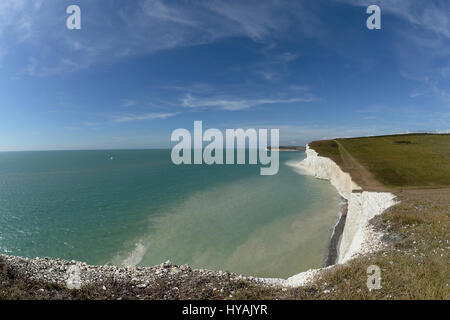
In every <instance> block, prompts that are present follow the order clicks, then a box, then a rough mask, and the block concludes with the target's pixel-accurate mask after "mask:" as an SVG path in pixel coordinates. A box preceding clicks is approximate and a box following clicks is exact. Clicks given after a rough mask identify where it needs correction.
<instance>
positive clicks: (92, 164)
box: [0, 149, 340, 278]
mask: <svg viewBox="0 0 450 320" xmlns="http://www.w3.org/2000/svg"><path fill="white" fill-rule="evenodd" d="M170 152H171V150H169V149H161V150H156V149H154V150H97V151H43V152H40V151H36V152H1V153H0V253H3V254H9V255H17V256H23V257H29V258H34V257H50V258H61V259H68V260H79V261H83V262H86V263H89V264H95V265H105V264H111V265H121V266H122V265H123V266H125V265H136V266H154V265H158V264H160V263H162V262H164V261H166V260H170V261H171V262H172V263H174V264H178V265H181V264H188V265H190V266H191V267H193V268H202V269H211V270H223V271H231V272H237V273H240V274H243V275H248V276H258V277H276V278H287V277H289V276H292V275H294V274H297V273H299V272H302V271H306V270H308V269H311V268H319V267H322V266H323V264H324V261H325V258H326V255H327V250H328V245H329V242H330V237H331V235H332V232H333V227H334V225H335V224H336V222H337V220H338V218H339V213H338V212H339V204H340V197H339V195H338V193H337V192H336V190H335V189H334V188H333V187H332V186H331V185H330V184H329V182H327V181H323V180H318V179H315V178H313V177H311V176H308V175H304V174H303V173H302V172H301V171H300V170H299V169H298V168H297V166H296V165H297V164H298V163H299V162H300V161H301V160H303V159H304V158H305V153H304V152H301V151H299V152H280V169H279V172H278V174H276V175H273V176H261V175H260V166H259V165H248V164H247V165H206V164H203V165H178V166H177V165H174V164H173V163H172V161H171V157H170Z"/></svg>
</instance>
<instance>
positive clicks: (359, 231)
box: [0, 146, 396, 288]
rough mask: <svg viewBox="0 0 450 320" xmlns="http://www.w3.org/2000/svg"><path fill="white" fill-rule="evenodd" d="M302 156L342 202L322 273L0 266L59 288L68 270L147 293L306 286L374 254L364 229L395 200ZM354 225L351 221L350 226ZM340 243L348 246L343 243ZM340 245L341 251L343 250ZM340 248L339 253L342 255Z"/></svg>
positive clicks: (372, 236) (50, 262)
mask: <svg viewBox="0 0 450 320" xmlns="http://www.w3.org/2000/svg"><path fill="white" fill-rule="evenodd" d="M306 154H307V158H306V159H304V160H303V161H302V162H301V163H300V164H299V165H298V167H299V168H300V169H302V170H305V171H306V172H305V173H306V174H309V175H312V176H314V177H316V178H319V179H325V180H329V181H330V183H331V184H332V185H333V186H334V187H335V188H336V190H337V191H338V193H339V194H340V195H341V197H343V198H344V199H346V201H347V203H344V204H343V205H342V206H341V207H340V210H339V211H340V217H339V220H338V222H337V223H336V224H335V226H334V230H333V233H332V236H331V239H330V242H329V247H328V252H327V253H326V254H327V257H326V259H325V267H323V268H317V269H310V270H307V271H303V272H300V273H298V274H295V275H293V276H291V277H289V278H287V279H281V278H260V277H252V276H243V275H239V274H237V273H233V272H225V271H220V270H205V269H191V268H190V267H189V266H188V265H183V266H175V265H172V264H171V263H170V261H167V262H165V263H163V264H161V265H159V266H154V267H119V266H111V265H105V266H93V265H88V264H86V263H83V262H79V261H74V260H72V261H67V260H61V259H50V258H44V259H40V258H36V259H30V258H21V257H16V256H8V255H3V254H0V260H3V261H5V262H6V265H7V268H12V269H13V270H14V271H15V272H18V273H19V274H20V275H21V276H22V277H24V278H26V279H28V280H31V281H44V282H47V283H58V284H63V285H66V282H67V279H68V272H69V269H70V266H78V267H80V269H81V283H82V286H84V285H89V284H95V283H103V282H104V281H105V280H108V279H113V280H114V281H119V282H121V283H126V284H128V285H130V286H132V288H134V287H135V286H137V287H138V288H141V287H142V288H147V287H151V286H152V283H156V282H157V281H158V279H159V278H161V277H166V278H167V277H169V280H170V279H172V277H176V278H178V277H180V276H181V277H182V279H184V280H182V282H189V281H195V280H198V279H205V278H207V279H208V281H219V280H220V279H226V281H227V282H228V283H229V282H230V281H231V282H235V281H242V280H246V281H250V282H252V283H254V284H257V285H261V286H281V287H300V286H304V285H307V284H309V283H311V282H313V281H314V280H315V279H316V277H318V276H320V274H321V273H322V272H323V271H325V270H327V269H330V268H334V267H335V266H337V265H339V264H342V263H345V262H347V261H348V260H351V259H352V258H354V257H355V256H356V255H358V254H364V253H368V252H373V251H375V250H378V249H380V241H381V240H380V239H381V236H382V235H380V234H377V233H376V232H374V230H372V229H371V227H370V226H369V225H368V220H370V219H371V218H373V217H374V216H375V215H378V214H381V213H382V212H384V210H385V209H387V208H389V207H390V206H392V205H393V204H395V203H396V202H395V201H393V199H394V198H395V196H394V195H392V194H389V193H375V192H367V191H362V190H361V188H360V187H359V186H358V185H356V184H355V183H354V182H353V181H352V180H351V177H350V175H349V174H348V173H344V172H343V171H342V170H341V169H340V168H339V166H338V165H337V164H336V163H334V162H333V161H332V160H331V159H329V158H325V157H319V156H318V154H317V153H316V152H315V151H314V150H312V149H310V148H309V147H308V146H307V148H306ZM330 168H331V169H330ZM333 170H334V171H333ZM331 171H333V172H331ZM391 196H392V197H391ZM355 219H356V220H357V221H356V224H355V221H354V220H355ZM358 219H359V220H358ZM361 219H362V220H361ZM350 223H352V224H355V225H356V230H350V231H349V229H355V225H353V226H350ZM349 237H350V242H349V239H348V238H349ZM345 241H347V242H349V243H344V242H345ZM344 244H345V247H344V246H343V245H344ZM343 248H344V249H345V252H343V250H342V249H343ZM192 277H193V278H192ZM220 281H222V280H220Z"/></svg>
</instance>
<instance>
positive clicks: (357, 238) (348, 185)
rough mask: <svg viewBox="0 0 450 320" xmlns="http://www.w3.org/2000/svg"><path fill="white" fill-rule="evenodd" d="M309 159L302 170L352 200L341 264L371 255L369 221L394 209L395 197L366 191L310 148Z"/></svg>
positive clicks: (342, 239) (341, 253)
mask: <svg viewBox="0 0 450 320" xmlns="http://www.w3.org/2000/svg"><path fill="white" fill-rule="evenodd" d="M306 155H307V157H306V159H305V160H303V161H302V162H301V163H300V164H299V167H300V168H302V169H303V170H305V171H306V172H307V173H308V174H311V175H313V176H315V177H316V178H319V179H326V180H330V182H331V184H332V185H333V186H334V187H335V188H336V189H337V190H338V192H339V194H340V195H341V196H342V197H344V198H345V199H347V200H348V212H347V220H346V222H345V227H344V231H343V234H342V238H341V242H340V245H339V256H338V261H337V263H344V262H346V261H348V260H350V259H351V258H352V257H354V256H355V255H356V254H358V253H363V252H366V251H370V250H371V249H374V248H373V247H372V248H371V243H370V241H373V240H374V239H373V234H374V232H373V230H371V229H370V227H369V224H368V222H369V220H370V219H372V218H373V217H375V216H376V215H379V214H381V213H382V212H383V211H384V210H386V209H387V208H389V207H390V206H392V205H394V204H395V203H396V202H395V201H394V198H395V195H393V194H391V193H388V192H368V191H362V190H361V187H359V186H358V185H357V184H356V183H355V182H353V181H352V178H351V176H350V175H349V174H348V173H346V172H343V171H342V170H341V168H340V167H339V166H338V165H337V164H336V163H335V162H334V161H332V160H331V159H329V158H325V157H320V156H319V155H318V154H317V152H316V151H314V150H313V149H311V148H310V147H309V146H307V147H306Z"/></svg>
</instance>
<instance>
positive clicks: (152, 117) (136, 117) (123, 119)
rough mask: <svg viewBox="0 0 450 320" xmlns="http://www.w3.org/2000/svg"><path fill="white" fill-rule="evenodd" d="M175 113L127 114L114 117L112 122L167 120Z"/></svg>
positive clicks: (175, 113)
mask: <svg viewBox="0 0 450 320" xmlns="http://www.w3.org/2000/svg"><path fill="white" fill-rule="evenodd" d="M177 114H178V113H177V112H172V113H144V114H128V115H121V116H116V117H114V118H113V122H118V123H123V122H133V121H146V120H155V119H167V118H170V117H174V116H176V115H177Z"/></svg>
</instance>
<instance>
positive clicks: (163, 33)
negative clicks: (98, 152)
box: [0, 0, 450, 151]
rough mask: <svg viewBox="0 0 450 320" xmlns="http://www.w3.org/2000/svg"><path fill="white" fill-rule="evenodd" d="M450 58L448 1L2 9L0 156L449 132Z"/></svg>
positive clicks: (87, 2)
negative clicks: (187, 132)
mask: <svg viewBox="0 0 450 320" xmlns="http://www.w3.org/2000/svg"><path fill="white" fill-rule="evenodd" d="M72 4H77V5H79V6H80V7H81V11H82V29H81V30H68V29H67V28H66V19H67V16H68V15H67V14H66V8H67V7H68V6H69V5H72ZM370 4H378V5H380V7H381V10H382V30H373V31H371V30H368V29H367V28H366V19H367V17H368V15H367V14H366V13H365V11H366V7H367V6H368V5H370ZM449 57H450V3H449V2H448V1H446V0H442V1H421V0H420V1H419V0H395V1H394V0H389V1H375V0H372V1H364V0H363V1H361V0H339V1H338V0H330V1H322V0H317V1H282V0H276V1H275V0H273V1H264V0H258V1H256V0H255V1H254V0H245V1H244V0H238V1H236V0H234V1H233V0H230V1H217V0H209V1H180V0H179V1H169V0H167V1H163V0H134V1H123V0H120V1H119V0H95V1H94V0H2V1H1V2H0V151H9V150H48V149H97V148H102V149H103V148H150V147H170V146H171V142H170V134H171V132H172V130H174V129H176V128H187V129H191V130H192V127H193V121H194V120H202V121H203V125H204V127H205V128H207V127H214V128H219V129H225V128H279V129H280V139H281V141H280V142H281V143H282V144H305V143H307V142H308V141H310V140H314V139H323V138H332V137H348V136H361V135H374V134H388V133H400V132H416V131H432V132H449V129H450V58H449Z"/></svg>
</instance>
